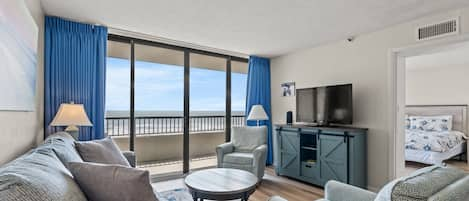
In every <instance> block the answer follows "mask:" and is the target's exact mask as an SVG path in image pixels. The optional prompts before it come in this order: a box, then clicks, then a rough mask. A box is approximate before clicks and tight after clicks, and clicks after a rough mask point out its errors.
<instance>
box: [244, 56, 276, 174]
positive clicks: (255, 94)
mask: <svg viewBox="0 0 469 201" xmlns="http://www.w3.org/2000/svg"><path fill="white" fill-rule="evenodd" d="M253 105H262V106H263V107H264V110H265V112H266V113H267V115H268V116H269V120H267V121H261V122H260V125H266V126H267V128H268V133H267V146H268V149H267V161H266V164H267V165H271V164H272V162H273V151H272V150H273V149H272V124H271V121H270V119H271V117H272V115H271V111H270V60H269V59H266V58H260V57H255V56H250V57H249V70H248V81H247V94H246V115H248V114H249V111H251V107H252V106H253ZM256 124H257V122H256V121H248V122H247V125H248V126H255V125H256Z"/></svg>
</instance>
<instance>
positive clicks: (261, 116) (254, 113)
mask: <svg viewBox="0 0 469 201" xmlns="http://www.w3.org/2000/svg"><path fill="white" fill-rule="evenodd" d="M247 120H248V121H249V120H256V121H257V126H259V121H261V120H269V117H268V116H267V113H265V110H264V107H262V105H253V106H252V108H251V111H250V112H249V115H248V119H247Z"/></svg>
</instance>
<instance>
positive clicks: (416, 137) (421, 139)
mask: <svg viewBox="0 0 469 201" xmlns="http://www.w3.org/2000/svg"><path fill="white" fill-rule="evenodd" d="M405 132H406V134H405V148H406V149H415V150H424V151H434V152H446V151H448V150H450V149H452V148H453V147H456V146H457V145H459V144H460V143H463V142H464V141H465V136H464V134H463V133H462V132H459V131H442V132H436V131H422V130H406V131H405Z"/></svg>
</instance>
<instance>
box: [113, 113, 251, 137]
mask: <svg viewBox="0 0 469 201" xmlns="http://www.w3.org/2000/svg"><path fill="white" fill-rule="evenodd" d="M129 116H130V112H129V111H106V116H105V118H106V121H105V131H106V134H107V135H110V136H120V135H128V134H129ZM135 118H136V119H135V124H136V125H135V126H136V127H135V130H136V134H137V135H152V134H153V135H168V134H182V132H183V124H184V118H183V112H182V111H135ZM231 124H232V126H233V127H237V126H243V125H244V124H245V118H244V111H232V118H231ZM223 130H225V112H224V111H192V112H190V118H189V131H190V132H208V131H210V132H212V131H223Z"/></svg>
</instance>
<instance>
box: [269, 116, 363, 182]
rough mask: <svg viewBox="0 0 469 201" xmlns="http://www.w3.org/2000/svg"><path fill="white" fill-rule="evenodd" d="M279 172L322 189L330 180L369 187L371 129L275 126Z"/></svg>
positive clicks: (276, 169)
mask: <svg viewBox="0 0 469 201" xmlns="http://www.w3.org/2000/svg"><path fill="white" fill-rule="evenodd" d="M275 131H276V132H275V138H276V139H275V140H274V142H275V144H274V152H275V155H276V160H275V164H274V166H275V171H276V173H277V174H278V175H283V176H287V177H291V178H295V179H298V180H301V181H304V182H308V183H311V184H314V185H318V186H324V185H325V183H326V182H327V181H329V180H336V181H340V182H344V183H348V184H351V185H354V186H358V187H361V188H366V186H367V174H366V172H367V171H366V168H367V160H366V157H367V153H366V148H367V143H366V134H367V129H364V128H354V127H308V126H300V125H276V126H275Z"/></svg>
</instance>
